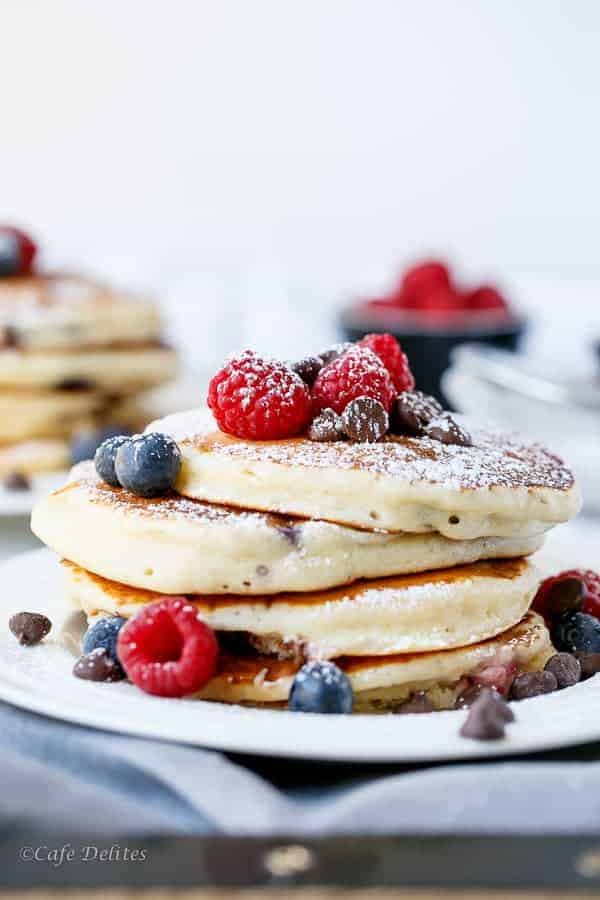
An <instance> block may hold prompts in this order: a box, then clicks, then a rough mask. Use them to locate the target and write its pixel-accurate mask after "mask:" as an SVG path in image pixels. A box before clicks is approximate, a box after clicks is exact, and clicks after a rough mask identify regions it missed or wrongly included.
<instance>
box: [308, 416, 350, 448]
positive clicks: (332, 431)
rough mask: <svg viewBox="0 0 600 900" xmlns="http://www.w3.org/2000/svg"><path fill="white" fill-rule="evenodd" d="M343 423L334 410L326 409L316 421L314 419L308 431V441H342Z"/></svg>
mask: <svg viewBox="0 0 600 900" xmlns="http://www.w3.org/2000/svg"><path fill="white" fill-rule="evenodd" d="M343 437H344V435H343V434H342V423H341V421H340V417H339V416H338V414H337V413H336V412H334V411H333V410H332V409H324V410H323V411H322V412H321V413H319V415H318V416H317V417H316V419H313V421H312V424H311V426H310V428H309V429H308V439H309V440H310V441H319V442H323V443H326V442H329V441H341V440H342V439H343Z"/></svg>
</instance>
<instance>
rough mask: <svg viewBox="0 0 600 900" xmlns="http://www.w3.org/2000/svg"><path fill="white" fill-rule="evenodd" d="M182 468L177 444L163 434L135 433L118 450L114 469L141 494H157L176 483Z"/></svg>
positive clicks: (121, 480) (155, 495) (125, 483)
mask: <svg viewBox="0 0 600 900" xmlns="http://www.w3.org/2000/svg"><path fill="white" fill-rule="evenodd" d="M180 468H181V453H180V451H179V447H178V446H177V444H176V443H175V441H174V440H173V438H170V437H169V436H168V435H166V434H160V433H159V432H150V434H136V435H135V437H132V438H131V440H129V441H127V442H126V443H124V444H122V445H121V446H120V447H119V449H118V450H117V455H116V459H115V471H116V475H117V478H118V479H119V481H120V483H121V484H122V485H123V487H124V488H126V489H127V490H128V491H131V492H132V493H133V494H138V496H140V497H158V496H159V495H160V494H164V493H165V491H168V490H169V488H171V487H172V486H173V484H174V483H175V479H176V478H177V476H178V474H179V469H180Z"/></svg>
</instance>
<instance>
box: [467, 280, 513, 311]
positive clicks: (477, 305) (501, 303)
mask: <svg viewBox="0 0 600 900" xmlns="http://www.w3.org/2000/svg"><path fill="white" fill-rule="evenodd" d="M463 302H464V304H465V305H466V306H468V308H469V309H480V310H488V309H501V310H507V309H508V304H507V302H506V300H505V299H504V297H503V296H502V294H501V293H500V292H499V291H497V290H496V288H494V287H490V286H489V285H482V286H481V287H478V288H476V289H475V290H474V291H468V292H467V293H466V294H464V295H463Z"/></svg>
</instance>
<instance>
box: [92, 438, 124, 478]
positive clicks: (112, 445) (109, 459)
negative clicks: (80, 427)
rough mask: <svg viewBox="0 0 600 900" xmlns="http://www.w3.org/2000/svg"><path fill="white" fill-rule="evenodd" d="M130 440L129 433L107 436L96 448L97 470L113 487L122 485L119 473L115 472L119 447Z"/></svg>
mask: <svg viewBox="0 0 600 900" xmlns="http://www.w3.org/2000/svg"><path fill="white" fill-rule="evenodd" d="M128 440H129V435H126V434H119V435H117V437H111V438H107V439H106V440H105V441H103V442H102V443H101V444H100V446H99V447H98V449H97V450H96V453H95V456H94V465H95V466H96V472H97V473H98V476H99V477H100V478H101V479H102V481H105V482H106V483H107V484H110V486H111V487H120V486H121V483H120V481H119V479H118V478H117V473H116V472H115V457H116V455H117V450H118V449H119V447H121V446H122V445H123V444H124V443H125V441H128Z"/></svg>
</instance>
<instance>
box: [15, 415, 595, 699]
mask: <svg viewBox="0 0 600 900" xmlns="http://www.w3.org/2000/svg"><path fill="white" fill-rule="evenodd" d="M149 430H153V431H162V432H166V433H168V434H170V435H171V436H172V437H174V438H175V440H176V441H177V443H178V445H179V448H180V450H181V454H182V468H181V471H180V474H179V478H178V480H177V482H176V485H175V490H174V491H173V492H171V493H170V494H169V495H167V496H165V497H160V498H156V499H142V498H140V497H136V496H134V495H133V494H130V493H128V492H126V491H124V490H122V489H118V488H111V487H109V486H108V485H106V484H105V483H103V482H101V481H100V480H99V479H98V478H97V476H96V474H95V471H94V469H93V466H92V465H91V464H84V465H83V466H79V467H77V468H76V469H75V470H74V471H73V473H72V477H71V480H70V481H69V483H68V484H67V485H66V486H65V487H64V488H62V489H61V490H59V491H57V492H55V493H54V494H52V495H51V496H50V497H48V498H47V499H45V500H44V501H43V502H42V503H41V504H40V505H39V506H38V507H37V509H36V510H35V512H34V516H33V520H32V525H33V529H34V531H35V533H36V534H37V535H38V536H39V537H40V538H41V539H42V540H43V541H44V542H45V543H46V544H48V545H49V546H50V547H52V548H53V549H54V550H55V551H57V552H58V553H59V554H60V555H61V556H62V557H63V559H64V565H65V570H66V574H67V584H68V593H69V596H70V598H71V599H72V600H73V601H74V603H75V604H76V605H77V606H78V607H80V608H81V609H82V610H84V611H85V613H86V614H87V615H88V617H90V618H95V617H97V616H102V615H107V614H109V615H115V614H116V615H120V616H124V617H129V616H132V615H134V614H135V613H136V612H137V611H139V610H140V609H142V608H143V607H144V606H145V605H146V604H149V603H151V602H154V601H156V600H157V599H160V598H161V597H162V596H164V595H165V594H166V595H185V596H186V597H187V598H188V599H189V601H190V602H192V603H194V604H195V605H196V606H197V608H198V610H199V613H200V614H201V616H202V617H203V618H204V619H205V620H206V622H207V623H208V624H209V625H210V626H211V627H212V628H213V629H215V631H216V632H217V635H218V638H219V644H220V657H219V664H218V671H217V673H216V675H215V677H213V678H212V679H211V681H210V682H209V683H208V685H207V686H206V687H205V688H204V689H203V690H202V692H201V693H200V695H199V696H201V697H202V698H203V699H210V700H219V701H225V702H235V703H253V704H282V703H284V702H285V701H286V699H287V697H288V694H289V691H290V687H291V684H292V681H293V678H294V676H295V674H296V673H297V671H298V670H299V668H300V667H301V666H302V664H303V662H304V661H305V660H307V659H311V658H320V659H333V660H335V661H336V663H337V665H338V666H340V668H342V669H343V670H344V671H345V672H346V673H347V675H348V676H349V678H350V680H351V683H352V686H353V690H354V694H355V708H356V709H358V710H370V711H376V710H402V709H404V710H410V709H411V708H412V707H411V703H412V704H414V701H415V695H416V696H417V697H418V698H419V699H420V700H421V701H423V703H425V704H426V705H427V706H428V707H429V708H435V709H443V708H450V707H453V706H454V705H455V704H456V703H457V701H458V702H460V697H461V696H462V695H464V693H465V691H466V690H467V689H468V688H469V687H471V686H473V685H474V684H477V683H482V682H485V681H486V680H487V681H488V682H489V681H492V682H494V678H496V679H500V680H501V678H502V673H503V672H506V671H508V670H512V672H513V673H514V671H517V670H520V671H527V670H535V669H538V668H540V667H542V666H543V665H544V663H545V661H546V660H547V659H548V657H549V656H550V655H552V653H553V652H554V651H553V650H552V646H551V643H550V638H549V635H548V632H547V630H546V627H545V625H544V622H543V621H542V620H541V619H540V618H539V617H538V616H537V615H536V614H535V613H532V612H531V611H530V604H531V600H532V598H533V596H534V594H535V591H536V588H537V585H538V582H539V578H538V574H537V573H536V570H535V567H534V566H533V565H532V563H531V562H529V561H528V559H527V557H528V556H529V555H530V554H532V553H533V552H534V551H535V550H537V549H538V548H539V547H540V546H541V544H542V542H543V539H544V533H545V532H546V531H547V530H548V529H550V528H551V527H552V526H553V525H555V524H557V523H559V522H563V521H566V520H567V519H569V518H570V517H571V516H573V515H574V514H575V513H576V511H577V510H578V508H579V496H578V490H577V487H576V485H575V483H574V480H573V476H572V474H571V473H570V472H569V470H568V469H567V468H566V467H565V466H564V465H563V464H562V463H561V461H560V460H558V459H557V458H556V457H554V456H553V455H552V454H550V453H548V452H547V451H545V450H544V449H543V448H541V447H539V446H537V445H526V444H523V443H519V442H516V441H514V440H512V439H509V438H507V437H505V436H502V435H498V434H490V433H487V432H477V431H474V432H472V438H473V444H472V446H458V445H447V444H444V443H441V442H439V441H435V440H432V439H431V438H427V437H422V438H416V437H399V436H391V435H389V436H387V437H386V438H385V439H384V440H383V441H380V442H379V443H374V444H364V443H351V442H343V441H339V442H333V443H327V444H321V443H314V442H312V441H310V440H309V439H307V438H305V437H299V438H294V439H290V440H280V441H271V442H269V441H265V442H252V441H247V440H242V439H239V438H235V437H230V436H228V435H225V434H223V433H222V432H220V431H219V430H218V428H217V426H216V424H215V422H214V420H213V419H212V418H211V417H210V416H209V415H207V414H206V413H203V412H200V413H198V412H196V413H186V414H181V415H178V416H170V417H168V418H166V419H163V420H161V421H160V422H157V423H154V425H153V426H150V427H149Z"/></svg>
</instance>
